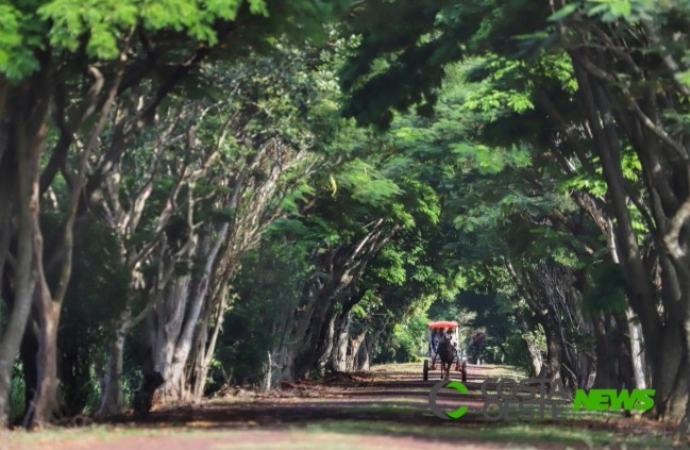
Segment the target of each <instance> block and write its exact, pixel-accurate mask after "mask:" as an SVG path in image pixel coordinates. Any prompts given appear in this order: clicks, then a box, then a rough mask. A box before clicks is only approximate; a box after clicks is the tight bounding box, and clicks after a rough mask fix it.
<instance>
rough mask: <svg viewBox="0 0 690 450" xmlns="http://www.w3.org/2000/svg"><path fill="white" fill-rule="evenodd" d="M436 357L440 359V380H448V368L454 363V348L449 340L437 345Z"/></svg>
mask: <svg viewBox="0 0 690 450" xmlns="http://www.w3.org/2000/svg"><path fill="white" fill-rule="evenodd" d="M436 355H437V356H438V357H439V358H440V359H441V379H445V380H448V379H449V378H450V366H451V365H453V362H455V347H453V344H452V343H451V342H450V340H448V339H443V340H442V341H441V342H439V344H438V350H437V352H436ZM444 375H445V377H444Z"/></svg>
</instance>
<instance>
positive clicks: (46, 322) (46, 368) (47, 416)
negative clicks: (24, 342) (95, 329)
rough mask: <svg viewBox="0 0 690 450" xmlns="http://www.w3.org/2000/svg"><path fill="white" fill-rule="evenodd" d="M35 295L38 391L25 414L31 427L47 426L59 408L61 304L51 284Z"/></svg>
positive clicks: (38, 290) (27, 423) (28, 426)
mask: <svg viewBox="0 0 690 450" xmlns="http://www.w3.org/2000/svg"><path fill="white" fill-rule="evenodd" d="M40 278H42V277H39V280H40ZM39 283H40V281H39ZM34 295H35V298H36V306H37V308H36V311H37V317H38V324H39V332H38V354H37V355H36V366H37V374H36V378H37V383H36V393H35V395H34V399H33V400H32V402H31V405H30V407H29V410H28V411H27V414H26V417H25V418H24V426H25V427H26V428H29V429H33V428H41V427H43V426H45V425H46V424H47V423H48V422H50V420H52V418H53V415H54V414H55V413H57V412H58V410H59V402H58V398H57V390H58V382H59V380H58V372H57V355H58V353H57V332H58V324H59V320H60V308H61V304H60V303H59V302H55V301H53V299H52V298H51V297H50V292H49V291H48V289H47V286H43V287H38V288H37V290H36V291H35V292H34Z"/></svg>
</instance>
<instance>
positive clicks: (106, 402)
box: [96, 308, 132, 417]
mask: <svg viewBox="0 0 690 450" xmlns="http://www.w3.org/2000/svg"><path fill="white" fill-rule="evenodd" d="M131 321H132V313H131V310H130V309H129V308H127V309H126V310H125V311H124V312H123V313H122V317H121V318H120V320H119V323H118V324H117V329H116V330H115V336H114V337H115V339H113V342H112V343H111V345H110V349H109V351H108V361H107V364H106V371H105V374H104V376H103V381H102V384H101V404H100V407H99V408H98V411H97V412H96V417H108V416H114V415H117V414H120V413H122V411H123V408H124V400H123V394H122V372H123V356H124V350H125V339H126V337H127V333H128V332H129V330H130V328H131Z"/></svg>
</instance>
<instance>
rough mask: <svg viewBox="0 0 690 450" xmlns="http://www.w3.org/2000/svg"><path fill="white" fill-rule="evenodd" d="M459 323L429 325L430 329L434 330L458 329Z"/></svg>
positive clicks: (432, 323) (434, 323)
mask: <svg viewBox="0 0 690 450" xmlns="http://www.w3.org/2000/svg"><path fill="white" fill-rule="evenodd" d="M457 327H458V323H457V322H455V321H452V322H451V321H442V322H431V323H430V324H429V328H431V329H432V330H436V329H439V328H457Z"/></svg>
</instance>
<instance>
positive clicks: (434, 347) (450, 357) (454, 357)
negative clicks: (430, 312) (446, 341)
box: [424, 321, 467, 381]
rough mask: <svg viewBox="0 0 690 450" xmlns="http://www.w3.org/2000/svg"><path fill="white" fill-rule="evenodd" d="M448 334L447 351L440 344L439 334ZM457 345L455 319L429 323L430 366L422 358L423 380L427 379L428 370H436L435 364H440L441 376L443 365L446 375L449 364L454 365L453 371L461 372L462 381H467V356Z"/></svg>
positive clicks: (457, 337)
mask: <svg viewBox="0 0 690 450" xmlns="http://www.w3.org/2000/svg"><path fill="white" fill-rule="evenodd" d="M444 333H445V334H446V335H447V336H449V337H450V338H451V339H450V342H451V344H450V345H449V346H448V348H447V351H444V349H445V347H444V345H442V344H440V341H443V339H442V337H441V335H442V334H444ZM458 347H459V335H458V323H457V322H455V321H442V322H431V323H430V324H429V358H430V359H431V366H430V364H429V359H425V360H424V381H427V380H428V379H429V370H436V364H437V363H439V364H440V365H441V378H443V375H444V365H445V366H446V367H445V369H446V370H445V372H446V375H447V373H448V372H449V371H450V366H451V365H453V364H454V365H455V371H456V372H461V373H462V381H467V358H465V357H463V354H462V351H461V350H460V349H459V348H458Z"/></svg>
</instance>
